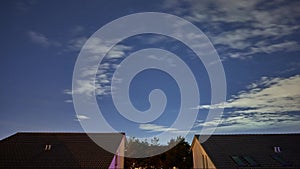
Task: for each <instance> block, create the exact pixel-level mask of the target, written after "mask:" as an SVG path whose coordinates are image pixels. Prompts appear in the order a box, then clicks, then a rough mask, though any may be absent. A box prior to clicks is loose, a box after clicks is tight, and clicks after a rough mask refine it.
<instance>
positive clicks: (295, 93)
mask: <svg viewBox="0 0 300 169" xmlns="http://www.w3.org/2000/svg"><path fill="white" fill-rule="evenodd" d="M299 84H300V75H296V76H292V77H289V78H267V77H262V78H261V80H260V81H258V82H256V83H252V84H251V85H249V86H247V88H248V89H249V90H248V91H241V92H239V94H238V95H233V96H232V99H230V100H228V101H227V102H226V103H221V104H217V105H200V106H198V107H197V108H198V109H209V108H210V109H216V108H227V109H229V108H235V109H237V110H236V111H235V112H237V113H281V112H292V111H300V88H299ZM287 105H288V106H287Z"/></svg>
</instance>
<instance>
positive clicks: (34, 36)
mask: <svg viewBox="0 0 300 169" xmlns="http://www.w3.org/2000/svg"><path fill="white" fill-rule="evenodd" d="M28 35H29V38H30V39H31V41H32V42H34V43H36V44H39V45H42V46H45V47H48V46H50V44H51V42H50V41H49V39H48V38H47V37H46V36H45V35H43V34H41V33H37V32H34V31H29V32H28Z"/></svg>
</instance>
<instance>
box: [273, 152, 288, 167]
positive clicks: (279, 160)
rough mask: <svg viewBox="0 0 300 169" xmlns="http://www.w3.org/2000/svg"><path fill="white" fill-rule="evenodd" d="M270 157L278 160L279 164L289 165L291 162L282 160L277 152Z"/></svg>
mask: <svg viewBox="0 0 300 169" xmlns="http://www.w3.org/2000/svg"><path fill="white" fill-rule="evenodd" d="M271 157H272V158H273V159H274V160H276V161H277V162H279V163H280V164H281V166H291V165H292V164H291V163H290V162H288V161H286V160H284V159H283V158H282V157H281V156H280V155H279V154H273V155H271Z"/></svg>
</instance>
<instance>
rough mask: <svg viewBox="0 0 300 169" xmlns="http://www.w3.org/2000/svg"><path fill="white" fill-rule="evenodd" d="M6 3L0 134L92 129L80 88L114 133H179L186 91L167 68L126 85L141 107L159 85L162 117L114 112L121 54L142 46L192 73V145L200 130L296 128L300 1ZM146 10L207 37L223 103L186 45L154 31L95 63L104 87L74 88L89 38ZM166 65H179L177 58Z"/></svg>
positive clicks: (299, 122) (299, 116) (299, 126)
mask: <svg viewBox="0 0 300 169" xmlns="http://www.w3.org/2000/svg"><path fill="white" fill-rule="evenodd" d="M0 3H1V5H0V8H1V9H0V18H1V26H0V37H1V39H0V45H1V56H0V57H1V62H0V73H1V76H0V77H1V82H0V138H5V137H7V136H9V135H11V134H13V133H16V132H20V131H47V132H83V131H84V130H83V128H82V126H81V125H80V122H85V123H88V121H89V120H91V117H90V116H89V114H88V113H86V114H84V113H78V112H77V114H76V112H75V109H74V105H73V100H72V94H74V93H76V92H81V93H84V94H91V93H93V94H95V97H96V98H97V102H98V104H99V107H100V109H101V112H102V113H103V117H104V118H105V120H106V121H107V122H108V123H109V124H110V126H111V127H113V128H114V129H115V131H122V132H125V133H126V134H127V135H128V136H135V137H153V136H156V135H157V134H159V133H161V132H167V133H169V135H170V137H176V136H177V135H181V133H182V131H180V130H179V129H176V128H170V126H171V125H172V123H173V122H174V121H175V120H176V117H177V115H178V113H179V108H180V102H181V100H180V95H181V94H180V90H179V86H178V84H177V83H176V81H175V80H174V78H173V77H172V76H171V75H169V74H167V73H166V72H163V71H160V70H157V69H148V70H144V71H143V72H140V73H139V74H137V75H136V76H135V77H134V79H133V80H132V82H131V84H130V89H129V91H130V93H129V96H130V101H131V103H132V105H133V106H134V107H135V108H136V109H138V110H140V111H145V110H147V109H149V107H150V104H149V101H148V95H149V93H150V92H151V90H153V89H157V88H159V89H161V90H162V91H164V92H165V96H166V97H167V104H166V107H165V110H164V112H163V114H162V115H161V116H160V117H159V118H158V119H156V120H154V121H152V122H147V123H136V122H132V121H130V120H128V119H126V118H125V117H123V116H121V115H120V113H119V112H118V110H117V109H116V108H115V106H114V103H113V100H112V96H111V92H112V91H111V88H110V85H111V82H112V76H113V73H114V72H115V70H116V69H117V68H118V64H120V63H121V62H122V60H124V58H126V57H127V56H128V55H130V54H132V53H134V52H136V51H139V50H142V49H145V48H159V49H164V50H167V51H170V52H172V53H174V54H176V55H177V56H178V57H180V58H181V59H182V60H183V61H184V62H185V63H186V65H188V66H189V68H190V70H191V71H192V72H193V74H194V76H195V79H196V81H197V84H198V87H199V88H198V90H199V93H200V102H199V105H198V106H195V107H191V109H193V110H197V111H198V114H197V119H195V121H192V122H193V127H192V128H191V129H190V131H189V134H188V136H187V140H188V141H189V142H190V141H191V138H192V136H193V135H194V134H196V133H199V132H200V130H201V128H202V127H203V126H205V127H207V129H209V128H210V126H216V125H218V127H217V129H216V131H215V133H290V132H297V133H298V132H299V131H300V87H299V85H300V57H299V52H300V44H299V43H300V8H299V6H300V2H299V1H292V0H286V1H282V0H275V1H260V0H253V1H235V0H230V1H219V0H216V1H190V0H186V1H179V0H164V1H156V0H154V1H131V0H126V1H114V0H109V1H104V0H102V1H83V0H82V1H79V0H74V1H73V0H72V1H71V0H69V1H68V0H65V1H38V0H24V1H16V0H12V1H9V0H6V1H1V2H0ZM140 12H162V13H167V14H172V15H176V16H178V17H181V18H183V19H186V20H188V21H189V22H191V23H192V24H194V25H196V26H197V27H198V29H200V30H201V31H203V33H204V34H205V35H206V36H207V37H208V39H209V40H210V41H211V43H212V45H213V46H214V48H215V49H216V51H217V53H218V55H219V57H220V60H221V63H222V64H223V68H224V72H225V75H226V83H227V86H225V87H226V89H227V94H226V100H225V102H223V103H218V104H211V101H210V100H211V84H210V81H209V75H208V73H207V71H206V69H205V66H204V65H203V63H202V62H201V60H199V58H198V57H197V56H196V55H195V53H193V51H192V50H191V49H190V48H189V47H188V46H186V45H185V44H183V43H182V42H180V41H178V40H176V39H174V38H171V37H167V36H164V35H157V34H151V33H148V34H142V35H136V36H132V37H130V38H127V39H125V40H123V41H121V42H119V43H118V44H117V45H115V46H114V47H113V48H112V49H111V50H110V52H109V53H108V54H107V55H106V56H105V58H104V59H103V60H102V62H101V64H100V65H99V70H98V72H97V76H96V79H97V83H98V85H96V87H95V86H90V85H89V84H82V88H81V90H80V91H72V76H73V70H74V66H75V63H76V60H77V58H78V55H79V52H80V50H81V48H82V46H83V45H84V44H85V42H86V41H87V39H88V38H90V37H91V36H92V35H93V33H94V32H96V31H97V30H98V29H100V28H101V27H103V26H104V25H106V24H108V23H109V22H111V21H113V20H115V19H118V18H120V17H123V16H126V15H130V14H134V13H140ZM144 22H145V24H147V21H146V20H145V21H144ZM124 29H126V27H124ZM162 29H163V28H162ZM96 47H97V46H96ZM160 57H161V56H156V57H154V58H152V59H157V60H159V59H161V58H162V57H161V58H160ZM168 63H169V66H172V64H173V63H172V60H169V62H168ZM132 64H135V63H132ZM173 66H174V65H173ZM175 66H176V65H175ZM183 77H184V75H183ZM209 109H224V111H223V114H222V116H221V117H216V118H215V119H212V120H209V121H207V120H206V116H207V114H208V110H209ZM220 118H221V122H220V123H219V120H220ZM95 130H97V129H95ZM166 141H168V140H166V139H165V138H162V140H161V142H162V143H165V142H166Z"/></svg>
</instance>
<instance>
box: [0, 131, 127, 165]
mask: <svg viewBox="0 0 300 169" xmlns="http://www.w3.org/2000/svg"><path fill="white" fill-rule="evenodd" d="M89 135H92V136H93V138H94V137H95V138H96V139H97V142H98V141H102V143H103V144H110V145H113V146H111V147H110V148H111V149H113V150H115V151H114V152H115V153H110V152H108V151H106V150H104V149H103V148H101V147H100V146H98V145H97V144H96V143H95V142H93V141H92V140H91V139H90V137H89V136H88V135H87V134H86V133H16V134H14V135H12V136H10V137H8V138H5V139H3V140H1V141H0V168H30V169H37V168H57V169H58V168H59V169H60V168H65V169H66V168H68V169H83V168H84V169H86V168H93V169H94V168H101V169H102V168H105V169H108V168H109V169H112V168H124V156H122V155H124V146H125V145H124V144H125V134H124V133H89ZM102 143H101V144H102Z"/></svg>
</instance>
